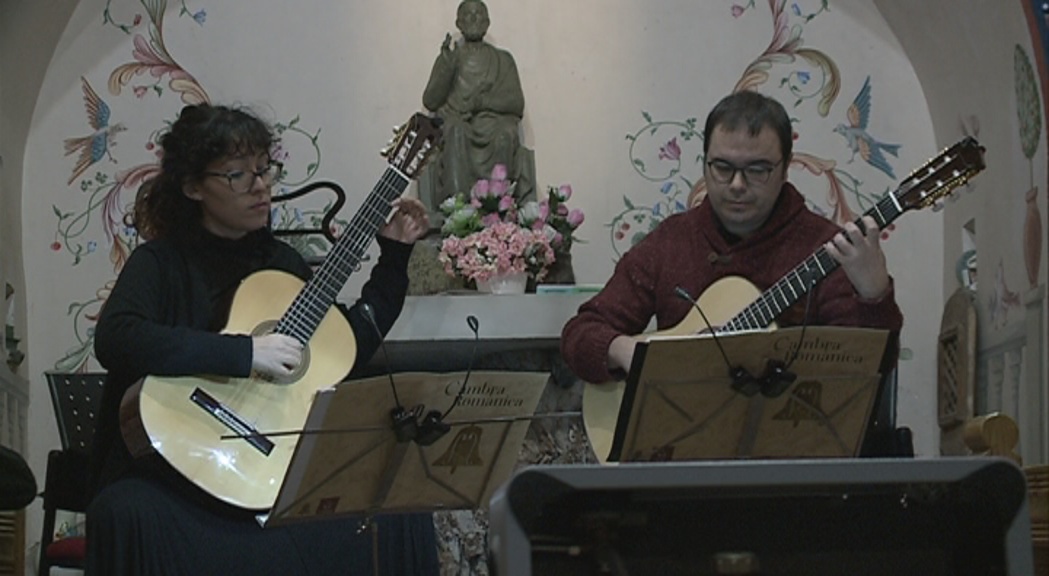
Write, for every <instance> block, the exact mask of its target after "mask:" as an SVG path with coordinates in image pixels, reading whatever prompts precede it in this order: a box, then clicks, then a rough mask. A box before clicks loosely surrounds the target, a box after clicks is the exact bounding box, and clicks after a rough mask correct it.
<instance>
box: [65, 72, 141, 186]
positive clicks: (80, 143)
mask: <svg viewBox="0 0 1049 576" xmlns="http://www.w3.org/2000/svg"><path fill="white" fill-rule="evenodd" d="M80 84H81V86H82V89H83V91H84V108H85V111H86V112H87V121H88V124H89V125H90V126H91V129H92V130H94V132H93V133H91V134H90V135H88V136H80V137H78V138H69V139H67V140H66V141H65V149H66V156H69V155H71V154H77V160H76V165H75V166H74V167H73V173H72V174H70V175H69V182H67V184H70V185H72V184H73V182H74V181H75V180H76V179H77V178H79V177H80V176H81V175H82V174H83V173H84V171H85V170H87V169H88V168H90V167H91V166H93V165H94V164H95V163H96V162H98V161H99V160H102V159H103V158H108V159H109V161H110V162H112V163H114V164H116V163H117V161H116V159H114V158H113V154H112V153H111V152H110V149H111V148H112V147H114V146H116V143H117V142H116V137H117V134H119V133H120V132H123V131H125V130H127V128H125V127H124V125H123V124H121V123H120V122H116V123H114V124H112V125H110V123H109V116H110V110H109V105H108V104H106V102H105V101H104V100H102V99H101V98H99V97H98V94H97V93H96V92H95V90H94V88H92V87H91V84H89V83H88V81H87V78H84V77H83V76H81V77H80Z"/></svg>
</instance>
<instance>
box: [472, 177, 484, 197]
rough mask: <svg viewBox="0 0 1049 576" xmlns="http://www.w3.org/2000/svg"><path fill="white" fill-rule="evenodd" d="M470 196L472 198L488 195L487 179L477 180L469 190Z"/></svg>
mask: <svg viewBox="0 0 1049 576" xmlns="http://www.w3.org/2000/svg"><path fill="white" fill-rule="evenodd" d="M470 196H471V197H473V198H477V199H481V198H487V197H488V181H487V180H478V181H477V183H476V184H474V187H473V189H472V190H470Z"/></svg>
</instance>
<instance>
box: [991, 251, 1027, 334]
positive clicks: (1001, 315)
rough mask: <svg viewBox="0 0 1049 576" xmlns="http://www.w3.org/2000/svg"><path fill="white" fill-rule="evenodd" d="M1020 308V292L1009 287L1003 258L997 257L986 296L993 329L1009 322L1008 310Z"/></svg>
mask: <svg viewBox="0 0 1049 576" xmlns="http://www.w3.org/2000/svg"><path fill="white" fill-rule="evenodd" d="M1013 308H1020V294H1019V292H1016V291H1015V290H1011V289H1010V288H1009V285H1008V282H1007V281H1006V279H1005V260H1004V259H1003V258H1001V257H999V258H998V267H997V268H996V271H995V274H994V284H993V285H992V286H991V291H990V293H989V294H988V296H987V310H988V312H989V313H990V316H991V325H992V326H994V328H995V329H1000V328H1003V327H1004V326H1005V325H1006V324H1008V323H1009V310H1010V309H1013Z"/></svg>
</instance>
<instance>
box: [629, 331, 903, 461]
mask: <svg viewBox="0 0 1049 576" xmlns="http://www.w3.org/2000/svg"><path fill="white" fill-rule="evenodd" d="M803 331H804V336H803ZM887 341H888V332H887V331H885V330H873V329H865V328H849V327H827V326H808V327H806V328H804V329H803V328H801V327H791V328H783V329H779V330H775V331H755V332H745V333H735V334H727V335H724V336H718V339H717V341H715V340H714V339H713V338H711V337H710V335H708V334H707V335H698V336H672V337H658V338H650V339H649V340H647V341H645V342H641V343H639V344H638V345H637V347H636V349H635V352H634V358H633V362H632V364H631V373H630V375H629V376H628V378H627V381H626V387H625V391H624V395H623V401H622V404H621V405H620V412H619V417H618V419H617V421H616V430H615V435H614V438H613V440H612V449H611V454H610V455H609V459H610V460H619V461H623V462H627V461H674V460H703V459H726V458H736V459H738V458H798V457H851V456H856V455H858V453H859V449H860V446H861V444H862V442H863V435H864V432H865V431H866V427H867V422H868V420H869V418H870V414H871V410H872V408H873V405H874V400H875V398H876V397H877V392H878V384H879V382H880V381H881V374H880V372H879V368H880V365H881V361H882V356H883V355H884V353H885V346H886V343H887ZM799 342H800V343H801V347H800V350H798V345H799ZM718 344H720V346H721V348H719V346H718ZM722 348H723V349H724V355H723V354H722V350H721V349H722ZM795 350H797V352H798V353H797V356H796V357H794V352H795ZM725 357H727V358H728V359H730V361H731V362H733V363H738V364H735V365H739V366H742V367H744V368H745V369H746V371H747V372H749V374H751V375H754V376H756V377H760V375H762V374H763V373H765V372H766V367H767V365H768V363H769V362H770V361H774V362H775V361H778V362H781V363H786V364H787V365H788V369H789V372H791V373H792V374H793V376H794V377H795V379H794V380H793V383H791V384H789V386H787V387H785V388H784V389H783V390H782V392H781V393H779V394H778V395H776V396H771V397H770V396H766V395H765V394H763V393H761V392H758V393H754V394H753V395H751V396H747V395H745V394H742V393H740V392H738V391H737V390H735V389H734V388H733V379H732V378H731V377H730V370H729V367H728V366H727V365H726V363H725ZM792 358H793V361H792V360H791V359H792Z"/></svg>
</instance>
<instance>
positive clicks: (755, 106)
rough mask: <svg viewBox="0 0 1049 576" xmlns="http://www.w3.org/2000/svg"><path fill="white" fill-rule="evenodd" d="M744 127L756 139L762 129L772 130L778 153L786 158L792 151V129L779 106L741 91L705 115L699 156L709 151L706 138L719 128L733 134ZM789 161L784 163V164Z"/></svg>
mask: <svg viewBox="0 0 1049 576" xmlns="http://www.w3.org/2000/svg"><path fill="white" fill-rule="evenodd" d="M741 125H742V126H746V128H747V131H748V132H749V134H750V135H751V136H757V135H758V134H759V133H760V132H761V129H762V128H764V127H765V126H768V127H769V128H772V129H773V130H774V131H775V132H776V137H777V138H779V147H780V152H781V153H782V154H783V158H785V159H789V158H790V155H791V153H792V152H793V149H794V128H793V127H792V126H791V125H790V117H789V116H788V115H787V111H786V110H785V109H784V108H783V105H782V104H780V103H779V102H777V101H776V100H774V99H772V98H769V97H768V96H765V95H763V94H759V93H757V92H753V91H751V90H741V91H739V92H734V93H732V94H729V95H728V96H725V97H724V98H722V99H721V101H720V102H718V103H717V105H716V106H714V109H713V110H711V111H710V114H709V115H707V121H706V124H705V126H704V127H703V155H704V156H706V154H707V151H708V150H709V149H710V136H711V134H713V133H714V129H715V128H717V127H719V126H720V127H722V128H724V129H725V130H727V131H729V132H735V131H736V130H738V129H739V128H740V127H741ZM788 163H789V162H786V161H785V162H784V164H788Z"/></svg>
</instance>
